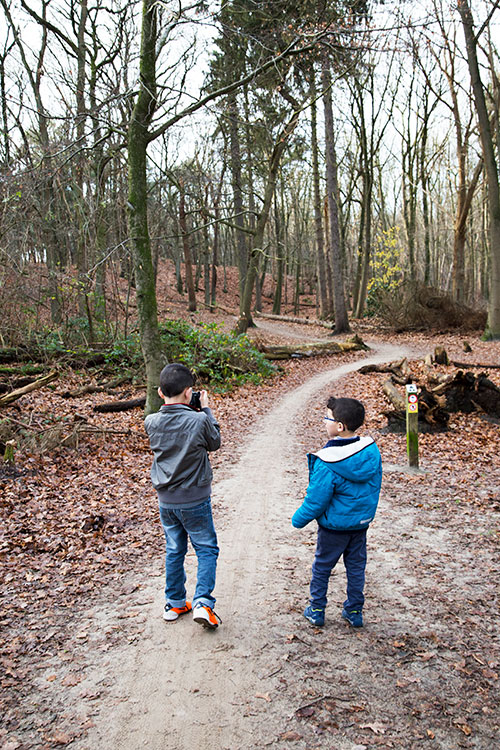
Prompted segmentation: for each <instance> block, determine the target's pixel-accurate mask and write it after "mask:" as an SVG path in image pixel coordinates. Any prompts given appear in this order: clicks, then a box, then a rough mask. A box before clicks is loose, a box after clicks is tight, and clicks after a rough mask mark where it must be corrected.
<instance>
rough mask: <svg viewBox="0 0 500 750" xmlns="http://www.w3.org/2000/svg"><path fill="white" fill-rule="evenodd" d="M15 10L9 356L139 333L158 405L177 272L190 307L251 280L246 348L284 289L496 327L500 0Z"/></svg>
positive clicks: (9, 31) (4, 235)
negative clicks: (160, 280)
mask: <svg viewBox="0 0 500 750" xmlns="http://www.w3.org/2000/svg"><path fill="white" fill-rule="evenodd" d="M1 5H2V12H3V17H4V26H3V28H4V30H3V33H2V39H1V45H2V47H1V54H0V98H1V138H0V174H1V180H0V191H1V195H2V201H1V204H0V205H1V209H0V210H1V216H0V253H1V254H2V269H1V272H0V274H1V278H0V336H1V338H2V341H3V343H4V345H6V346H8V345H17V344H19V343H20V342H24V343H26V342H27V341H29V340H32V339H33V340H36V341H37V342H41V343H42V345H43V346H47V345H48V346H49V348H50V347H52V348H54V349H57V348H58V347H59V348H62V349H64V348H72V347H73V348H74V347H75V346H81V345H83V346H87V347H90V348H92V347H94V346H95V345H96V344H101V345H102V344H109V343H113V342H116V341H117V340H127V338H128V337H129V335H130V334H131V333H134V332H135V333H136V334H137V336H138V338H139V340H140V345H141V348H142V355H143V357H144V362H145V369H146V379H147V383H148V395H147V399H148V401H147V407H146V408H147V410H151V409H152V408H154V407H156V405H157V400H156V399H157V397H156V395H155V388H156V383H157V380H158V372H159V369H161V366H162V365H163V364H164V361H165V358H164V355H163V353H162V346H161V342H160V333H159V328H158V304H157V293H156V275H157V270H158V266H159V264H160V263H161V262H162V261H164V260H165V261H166V260H168V261H170V262H171V263H173V264H174V266H175V269H176V275H177V287H178V289H179V291H182V292H185V293H186V304H187V306H188V307H189V310H191V311H194V310H195V309H196V307H197V305H198V306H199V305H200V304H201V305H204V306H208V307H209V308H210V309H214V308H215V307H216V306H217V304H220V303H221V300H220V298H219V299H217V296H216V289H217V285H216V278H217V275H218V274H219V275H220V274H224V272H225V269H226V268H227V267H229V266H236V267H237V268H238V273H239V307H240V309H239V320H238V323H237V325H236V331H237V332H238V333H242V332H244V331H245V330H246V329H247V327H248V325H249V324H251V319H252V309H253V306H254V307H255V309H257V310H259V309H260V307H261V305H262V301H261V296H262V288H263V287H264V286H266V284H267V286H269V285H271V287H272V295H273V303H272V309H273V311H274V312H275V313H280V312H281V311H283V304H284V298H286V300H287V302H290V303H291V306H292V309H293V311H294V312H295V313H296V314H297V313H299V312H307V313H308V314H313V315H316V314H318V316H319V317H320V318H327V319H334V323H335V329H336V331H337V332H342V331H347V330H348V328H349V314H350V313H351V312H352V314H353V315H354V316H355V317H358V318H359V317H360V316H362V315H363V314H366V313H368V314H370V313H373V312H378V313H380V312H382V314H385V316H386V317H387V319H389V320H391V322H397V323H398V324H399V325H400V326H402V327H405V326H406V327H410V328H412V327H413V328H414V327H418V326H422V325H423V326H425V325H428V324H429V320H428V319H426V317H425V315H424V316H423V315H422V308H426V309H427V311H428V310H429V309H432V308H436V307H439V304H438V303H436V290H438V296H439V294H441V293H442V292H444V293H446V294H447V295H449V296H450V299H451V300H452V302H453V303H458V304H459V305H468V309H465V310H463V309H462V311H461V313H460V312H458V313H457V310H456V309H455V311H454V312H453V316H454V317H455V320H454V321H453V320H452V321H450V322H451V323H453V322H455V323H456V322H457V320H456V318H457V316H458V318H460V319H461V320H463V317H464V315H465V316H466V317H467V316H469V315H470V310H471V309H474V311H477V312H479V313H480V314H482V315H483V318H482V319H480V321H481V320H482V323H483V324H484V325H485V328H486V334H487V335H488V336H492V337H495V336H497V335H500V305H499V299H500V294H499V288H500V273H499V266H500V260H499V257H500V229H499V226H500V190H499V187H498V179H499V177H498V159H499V155H498V144H499V140H500V129H499V128H500V125H499V117H498V112H499V103H500V86H499V78H498V17H499V11H498V8H497V5H498V4H497V2H489V1H488V2H480V3H477V4H475V7H474V9H473V10H472V12H471V9H470V7H469V5H468V3H467V2H465V1H463V0H461V1H460V2H459V3H458V5H456V6H455V5H450V4H448V3H445V2H442V1H441V0H433V2H426V3H411V4H409V3H386V4H383V5H380V4H378V3H365V2H320V3H310V2H307V1H306V0H305V1H304V2H300V3H296V2H294V3H290V2H286V0H278V1H276V2H269V3H268V2H258V3H256V2H252V0H239V1H238V2H229V3H226V4H224V5H222V6H220V7H219V6H217V5H215V4H211V3H208V4H207V3H202V2H200V3H193V4H187V5H186V6H182V5H176V6H175V7H174V6H172V5H170V4H169V3H168V2H152V0H145V1H144V3H143V4H142V5H141V4H140V3H124V4H121V3H120V2H112V3H111V4H105V5H104V4H101V3H99V2H96V3H89V2H88V0H81V2H78V3H73V2H63V1H61V2H54V0H50V1H47V0H41V2H38V3H29V2H26V0H21V1H20V2H19V3H16V2H9V0H1ZM182 264H183V266H182V270H181V265H182ZM197 288H203V289H204V297H203V301H202V302H197V301H196V294H195V292H196V289H197ZM134 299H135V304H136V305H137V308H136V310H135V311H134V314H132V315H131V307H132V304H133V301H134ZM420 300H422V305H416V304H415V301H420ZM486 313H487V315H488V320H487V322H486V317H485V314H486ZM437 315H438V317H439V316H440V315H441V313H440V312H438V313H437Z"/></svg>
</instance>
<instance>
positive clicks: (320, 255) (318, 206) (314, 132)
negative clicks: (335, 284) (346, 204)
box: [311, 69, 333, 319]
mask: <svg viewBox="0 0 500 750" xmlns="http://www.w3.org/2000/svg"><path fill="white" fill-rule="evenodd" d="M316 96H317V92H316V74H315V72H314V69H313V70H312V72H311V100H312V101H311V152H312V179H313V189H314V227H315V238H316V269H317V274H318V283H317V291H316V294H317V301H318V310H319V317H320V318H323V319H324V318H328V317H330V316H331V315H332V313H333V310H332V307H331V304H329V300H328V291H327V284H326V265H325V239H324V235H323V220H322V215H321V213H322V201H321V191H320V182H319V160H318V124H317V106H316Z"/></svg>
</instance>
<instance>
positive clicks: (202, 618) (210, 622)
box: [193, 603, 222, 630]
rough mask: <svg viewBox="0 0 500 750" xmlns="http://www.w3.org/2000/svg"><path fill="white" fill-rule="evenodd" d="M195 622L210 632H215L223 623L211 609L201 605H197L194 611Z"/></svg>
mask: <svg viewBox="0 0 500 750" xmlns="http://www.w3.org/2000/svg"><path fill="white" fill-rule="evenodd" d="M193 621H194V622H197V623H199V624H200V625H203V627H204V628H209V629H210V630H215V628H218V627H219V623H222V620H221V619H220V617H219V615H217V614H215V612H214V611H213V609H212V608H211V607H209V606H208V605H207V604H201V603H200V604H196V605H195V608H194V609H193Z"/></svg>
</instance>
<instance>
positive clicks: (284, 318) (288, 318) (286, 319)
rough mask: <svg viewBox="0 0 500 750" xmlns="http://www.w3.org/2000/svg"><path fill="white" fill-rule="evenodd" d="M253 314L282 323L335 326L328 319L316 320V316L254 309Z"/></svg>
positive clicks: (330, 328)
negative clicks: (301, 315) (280, 313)
mask: <svg viewBox="0 0 500 750" xmlns="http://www.w3.org/2000/svg"><path fill="white" fill-rule="evenodd" d="M254 315H255V317H257V318H266V319H268V320H278V321H281V322H282V323H297V324H299V325H303V326H322V327H323V328H328V329H329V330H332V329H333V328H334V327H335V323H332V322H331V321H328V320H318V319H317V318H299V317H296V316H293V315H275V314H274V313H263V312H257V311H255V313H254Z"/></svg>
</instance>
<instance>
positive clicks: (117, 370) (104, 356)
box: [0, 320, 277, 393]
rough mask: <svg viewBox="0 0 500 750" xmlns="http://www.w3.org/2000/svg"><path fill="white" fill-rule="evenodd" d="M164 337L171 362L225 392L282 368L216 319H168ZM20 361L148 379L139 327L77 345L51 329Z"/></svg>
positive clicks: (29, 344)
mask: <svg viewBox="0 0 500 750" xmlns="http://www.w3.org/2000/svg"><path fill="white" fill-rule="evenodd" d="M160 337H161V345H162V350H163V352H164V354H165V358H166V361H167V362H182V363H183V364H185V365H186V366H187V367H189V368H190V369H191V370H193V372H194V373H195V375H196V378H197V381H198V384H199V385H200V384H201V385H205V386H207V387H209V388H210V389H211V390H213V391H216V392H219V393H222V392H224V391H228V390H231V389H232V388H234V387H235V386H238V385H241V384H243V383H248V382H250V383H254V384H258V383H260V382H261V381H262V380H263V379H265V378H269V377H271V376H272V375H274V374H275V373H276V371H277V368H276V367H275V366H274V365H273V364H271V363H270V362H269V361H268V360H267V359H266V358H265V356H264V355H263V354H262V353H261V352H259V351H258V350H257V349H256V348H255V346H254V345H253V344H252V342H251V341H250V339H249V338H248V337H247V336H246V335H235V334H233V333H226V332H225V331H224V330H223V329H222V328H221V327H220V326H219V325H217V324H216V323H209V324H203V323H198V324H195V325H191V324H190V323H187V322H186V321H183V320H167V321H164V322H162V323H161V324H160ZM5 351H6V350H5ZM16 354H17V356H16ZM20 359H23V360H29V361H30V362H34V361H35V362H36V361H38V362H44V363H46V365H49V364H50V366H53V365H54V364H56V365H57V366H59V367H64V366H69V367H72V368H73V369H75V370H80V369H82V370H83V371H85V372H88V371H89V370H92V371H93V372H94V373H98V372H100V373H101V374H102V375H111V376H113V377H117V376H119V375H123V374H124V373H127V374H128V373H129V374H130V378H129V379H130V380H131V381H136V382H138V381H139V382H144V362H143V358H142V352H141V346H140V340H139V335H138V333H137V331H135V332H133V333H131V334H129V335H128V336H127V338H122V339H116V340H115V341H113V342H105V341H104V342H101V343H99V344H94V345H92V346H82V345H81V344H80V345H78V344H77V345H75V343H74V342H72V341H69V340H65V339H64V338H63V337H62V336H61V335H60V333H59V332H55V331H46V332H45V333H44V335H40V336H38V337H37V338H36V340H34V339H33V340H31V341H30V342H26V344H25V347H23V348H22V349H21V348H20V349H19V350H16V353H13V354H12V360H14V361H19V360H20ZM0 360H1V357H0ZM4 367H5V365H4ZM24 367H26V365H24ZM16 369H17V368H16Z"/></svg>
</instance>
